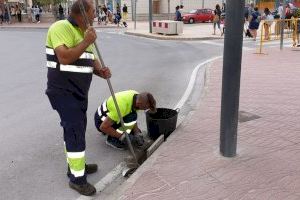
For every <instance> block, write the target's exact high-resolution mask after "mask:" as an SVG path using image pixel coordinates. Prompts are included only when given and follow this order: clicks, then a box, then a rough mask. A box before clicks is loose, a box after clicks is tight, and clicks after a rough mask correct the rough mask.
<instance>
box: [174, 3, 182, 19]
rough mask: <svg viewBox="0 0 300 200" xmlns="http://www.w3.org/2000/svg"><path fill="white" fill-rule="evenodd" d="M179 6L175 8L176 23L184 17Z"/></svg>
mask: <svg viewBox="0 0 300 200" xmlns="http://www.w3.org/2000/svg"><path fill="white" fill-rule="evenodd" d="M179 8H180V7H179V6H176V7H175V21H182V16H181V13H180V11H179Z"/></svg>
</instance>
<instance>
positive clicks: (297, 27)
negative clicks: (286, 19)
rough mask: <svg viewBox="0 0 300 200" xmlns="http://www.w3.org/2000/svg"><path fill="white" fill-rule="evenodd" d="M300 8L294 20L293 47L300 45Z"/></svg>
mask: <svg viewBox="0 0 300 200" xmlns="http://www.w3.org/2000/svg"><path fill="white" fill-rule="evenodd" d="M299 17H300V9H299V11H296V12H294V14H293V17H292V21H293V47H300V44H299V43H300V41H299V34H300V20H299Z"/></svg>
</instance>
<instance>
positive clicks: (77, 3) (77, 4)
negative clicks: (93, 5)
mask: <svg viewBox="0 0 300 200" xmlns="http://www.w3.org/2000/svg"><path fill="white" fill-rule="evenodd" d="M88 1H89V0H77V1H75V2H74V3H73V5H72V7H71V13H72V14H75V15H80V14H81V11H80V6H81V5H80V4H81V3H82V5H83V7H84V10H85V11H86V12H87V11H88V10H89V9H90V5H89V2H88Z"/></svg>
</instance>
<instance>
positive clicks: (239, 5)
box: [220, 0, 245, 157]
mask: <svg viewBox="0 0 300 200" xmlns="http://www.w3.org/2000/svg"><path fill="white" fill-rule="evenodd" d="M226 3H227V4H226V22H225V23H226V33H225V39H224V52H223V54H224V59H223V80H222V107H221V127H220V152H221V154H222V155H223V156H225V157H233V156H235V155H236V146H237V125H238V110H239V95H240V76H241V63H242V47H243V24H244V7H245V0H241V1H240V0H227V1H226Z"/></svg>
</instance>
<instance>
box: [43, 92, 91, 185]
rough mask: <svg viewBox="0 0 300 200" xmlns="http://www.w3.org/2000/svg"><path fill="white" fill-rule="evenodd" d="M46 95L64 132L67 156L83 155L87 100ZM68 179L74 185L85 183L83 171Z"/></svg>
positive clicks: (63, 95) (69, 96) (59, 95)
mask: <svg viewBox="0 0 300 200" xmlns="http://www.w3.org/2000/svg"><path fill="white" fill-rule="evenodd" d="M47 95H48V98H49V101H50V103H51V105H52V108H53V109H54V110H56V111H57V112H58V114H59V116H60V119H61V123H60V124H61V126H62V127H63V130H64V141H65V147H66V151H67V152H66V153H67V155H68V152H75V153H76V152H83V154H84V152H85V131H86V124H87V117H86V111H87V106H88V100H87V99H83V98H79V97H76V96H74V95H72V94H54V95H51V94H47ZM67 159H68V156H67ZM84 164H85V157H84ZM83 170H84V168H83ZM69 177H70V181H71V182H73V183H75V184H85V183H86V182H87V181H86V172H85V170H84V174H82V176H79V177H78V176H77V177H75V176H74V174H72V173H71V175H70V176H69Z"/></svg>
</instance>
